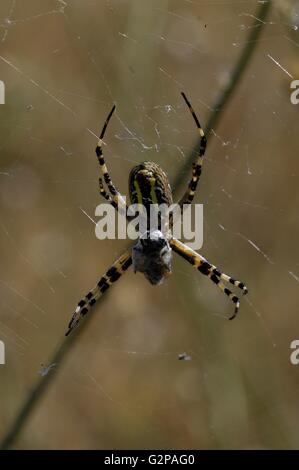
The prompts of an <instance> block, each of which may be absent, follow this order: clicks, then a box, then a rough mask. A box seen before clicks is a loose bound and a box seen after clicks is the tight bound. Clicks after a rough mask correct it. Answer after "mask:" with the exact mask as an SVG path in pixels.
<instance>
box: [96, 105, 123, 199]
mask: <svg viewBox="0 0 299 470" xmlns="http://www.w3.org/2000/svg"><path fill="white" fill-rule="evenodd" d="M114 110H115V105H114V106H113V108H112V109H111V111H110V113H109V114H108V117H107V119H106V121H105V124H104V126H103V129H102V132H101V134H100V138H99V141H98V144H97V146H96V154H97V157H98V162H99V164H100V167H101V171H102V173H103V176H104V181H105V183H106V184H107V186H108V189H109V191H110V193H111V195H112V198H113V199H114V200H115V202H117V203H118V200H120V201H121V203H122V204H123V205H124V206H125V201H124V199H123V197H122V195H121V194H120V192H119V191H118V189H117V188H116V186H115V185H114V183H113V181H112V179H111V176H110V174H109V172H108V169H107V166H106V162H105V159H104V156H103V150H102V144H103V138H104V136H105V132H106V129H107V126H108V124H109V121H110V119H111V116H112V114H113V113H114Z"/></svg>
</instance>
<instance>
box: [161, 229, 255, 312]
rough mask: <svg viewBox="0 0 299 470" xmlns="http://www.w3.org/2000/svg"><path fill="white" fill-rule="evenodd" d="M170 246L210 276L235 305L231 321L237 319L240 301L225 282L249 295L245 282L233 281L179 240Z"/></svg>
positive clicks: (171, 242) (174, 240)
mask: <svg viewBox="0 0 299 470" xmlns="http://www.w3.org/2000/svg"><path fill="white" fill-rule="evenodd" d="M170 246H171V248H172V249H173V251H175V252H176V253H177V254H178V255H180V256H182V258H184V259H185V260H186V261H188V262H189V263H190V264H192V266H194V268H196V269H198V271H199V272H201V273H202V274H204V275H205V276H208V277H209V278H210V279H211V281H212V282H213V283H214V284H215V285H216V286H217V287H218V288H219V289H220V290H221V291H222V292H224V294H226V295H227V296H228V297H229V298H230V300H231V301H232V302H233V303H234V304H235V311H234V313H233V315H232V316H231V317H230V318H229V319H230V320H232V319H233V318H235V316H236V315H237V313H238V310H239V306H240V300H239V298H238V297H237V296H236V295H235V294H233V292H231V291H230V289H228V288H227V287H225V285H224V284H223V282H226V283H230V284H232V285H234V286H236V287H238V288H239V289H241V290H242V292H243V294H247V292H248V290H247V287H246V286H245V284H244V283H243V282H240V281H237V280H235V279H233V278H232V277H230V276H228V275H227V274H224V273H222V272H221V271H219V269H218V268H216V266H214V265H213V264H210V263H209V262H208V261H207V260H206V259H205V258H204V257H203V256H201V255H200V254H199V253H197V252H196V251H194V250H192V249H191V248H189V247H188V246H187V245H185V244H184V243H182V242H180V241H179V240H176V239H175V238H173V239H172V240H170ZM221 281H223V282H221Z"/></svg>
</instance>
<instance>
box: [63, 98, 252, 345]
mask: <svg viewBox="0 0 299 470" xmlns="http://www.w3.org/2000/svg"><path fill="white" fill-rule="evenodd" d="M182 96H183V98H184V100H185V103H186V104H187V106H188V108H189V110H190V112H191V114H192V116H193V119H194V121H195V123H196V126H197V129H198V132H199V135H200V143H199V148H198V153H197V158H196V161H195V162H194V163H193V167H192V177H191V180H190V182H189V185H188V187H187V189H186V192H185V194H184V195H183V197H182V198H181V199H180V200H179V202H178V204H179V206H180V208H181V210H183V206H184V205H185V204H191V203H192V201H193V198H194V195H195V191H196V188H197V184H198V181H199V178H200V175H201V168H202V163H203V157H204V153H205V149H206V145H207V139H206V137H205V135H204V131H203V129H202V127H201V125H200V123H199V121H198V118H197V116H196V114H195V112H194V111H193V108H192V106H191V104H190V102H189V101H188V99H187V97H186V95H185V94H184V93H182ZM114 110H115V105H114V106H113V108H112V110H111V111H110V113H109V115H108V117H107V119H106V122H105V124H104V127H103V130H102V132H101V135H100V139H99V142H98V144H97V147H96V154H97V157H98V161H99V164H100V168H101V171H102V173H103V177H104V182H105V183H106V185H107V188H108V190H109V192H107V191H106V190H105V188H104V183H103V179H102V178H99V188H100V194H101V195H102V196H103V197H104V198H105V199H106V200H107V201H108V202H109V203H110V204H111V205H112V206H113V207H114V208H115V209H116V210H117V211H120V210H121V208H124V207H126V204H125V201H124V199H123V196H122V195H121V194H120V192H119V191H118V190H117V188H116V187H115V185H114V183H113V181H112V179H111V176H110V174H109V172H108V169H107V166H106V162H105V159H104V156H103V152H102V144H103V138H104V135H105V132H106V128H107V126H108V123H109V121H110V118H111V116H112V114H113V112H114ZM129 193H130V199H131V202H132V204H142V205H143V207H144V208H145V209H146V213H147V214H149V209H150V205H151V204H158V205H159V204H165V203H166V204H167V205H168V206H171V204H172V202H173V199H172V191H171V187H170V184H169V182H168V177H167V175H166V174H165V173H164V171H163V170H162V168H161V167H160V166H159V165H158V164H157V163H154V162H143V163H141V164H140V165H137V166H135V167H134V168H133V169H132V170H131V173H130V175H129ZM126 217H127V219H128V220H130V216H129V215H128V211H126ZM172 224H173V220H172V218H170V223H169V225H170V228H171V225H172ZM172 251H174V252H175V253H177V254H178V255H180V256H181V257H182V258H184V259H185V260H186V261H188V262H189V263H190V264H192V266H194V267H195V268H196V269H197V270H198V271H199V272H201V273H202V274H204V275H205V276H207V277H208V278H210V279H211V281H212V282H213V283H214V284H215V285H216V286H217V287H218V288H219V289H220V290H221V291H222V292H224V294H226V295H227V296H228V297H229V299H230V300H231V301H232V302H233V303H234V304H235V309H234V313H233V314H232V316H231V317H229V319H230V320H232V319H233V318H235V316H236V315H237V313H238V310H239V305H240V301H239V298H238V297H237V296H236V295H235V294H233V292H231V291H230V289H229V288H228V287H226V285H225V284H232V285H233V286H235V287H238V288H239V289H241V291H242V292H243V294H247V292H248V290H247V287H246V286H245V285H244V283H243V282H240V281H237V280H235V279H234V278H232V277H231V276H228V275H227V274H224V273H222V272H221V271H220V270H219V269H218V268H217V267H216V266H214V265H213V264H211V263H209V262H208V261H207V260H206V259H205V258H204V257H203V256H202V255H200V254H199V253H197V252H196V251H194V250H192V249H191V248H190V247H188V246H187V245H185V244H184V243H182V242H181V241H179V240H177V239H176V238H174V237H172V235H171V232H170V230H169V231H168V232H167V234H166V235H165V234H164V232H163V233H162V231H161V230H146V231H145V232H144V234H143V235H141V236H140V237H139V239H138V240H137V243H136V244H135V245H134V246H133V247H132V248H131V249H129V250H126V251H125V252H124V253H123V254H122V255H121V256H120V257H119V258H118V259H117V260H116V261H115V262H114V263H113V265H112V266H111V267H110V268H109V269H108V271H107V272H106V273H105V274H104V275H103V276H102V277H101V279H100V280H99V281H98V283H97V284H96V286H95V287H94V288H93V289H92V290H90V291H89V292H88V294H86V295H85V297H84V298H83V299H81V300H80V302H79V303H78V306H77V308H76V310H75V312H74V314H73V316H72V318H71V321H70V323H69V326H68V331H67V332H66V336H67V335H69V333H70V332H71V331H72V330H73V329H74V328H75V327H76V326H77V324H78V323H79V321H80V319H81V318H82V317H84V316H85V315H86V314H87V313H88V312H89V310H90V309H91V307H92V306H93V305H94V304H95V303H96V302H97V300H98V299H99V298H100V297H101V296H102V295H103V294H104V292H106V291H107V290H108V289H109V287H110V286H111V285H112V284H113V283H115V282H116V281H117V280H118V279H119V278H120V277H121V276H122V275H123V274H124V273H125V272H126V271H127V269H128V268H129V267H130V266H131V265H133V268H134V270H135V272H141V273H143V274H144V276H145V277H146V279H147V280H148V281H149V282H150V283H151V284H153V285H157V284H160V283H161V282H162V281H163V280H164V279H165V277H167V276H168V275H169V274H171V264H172Z"/></svg>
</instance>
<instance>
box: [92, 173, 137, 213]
mask: <svg viewBox="0 0 299 470" xmlns="http://www.w3.org/2000/svg"><path fill="white" fill-rule="evenodd" d="M99 189H100V194H101V196H103V198H104V199H106V201H108V202H109V204H111V205H112V206H113V207H114V209H115V210H117V211H118V212H119V213H120V214H121V215H123V216H124V217H126V219H127V220H128V221H130V220H133V219H134V216H131V215H129V214H128V210H129V209H128V206H127V205H125V206H123V203H124V200H123V199H120V198H119V197H118V196H114V197H112V196H111V195H110V194H108V193H107V191H106V190H105V188H104V183H103V180H102V178H99Z"/></svg>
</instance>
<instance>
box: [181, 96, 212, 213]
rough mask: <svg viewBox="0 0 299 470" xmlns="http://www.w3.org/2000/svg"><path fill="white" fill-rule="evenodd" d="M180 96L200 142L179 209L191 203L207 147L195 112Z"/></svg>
mask: <svg viewBox="0 0 299 470" xmlns="http://www.w3.org/2000/svg"><path fill="white" fill-rule="evenodd" d="M181 94H182V97H183V98H184V100H185V103H186V104H187V106H188V108H189V110H190V112H191V114H192V116H193V119H194V121H195V124H196V126H197V129H198V132H199V135H200V142H199V149H198V152H197V154H196V157H197V158H196V161H195V162H194V163H193V166H192V178H191V180H190V182H189V185H188V188H187V190H186V192H185V194H184V196H183V197H182V198H181V199H180V200H179V205H180V206H181V207H183V205H184V204H191V202H192V201H193V198H194V195H195V191H196V188H197V184H198V181H199V178H200V175H201V167H202V163H203V157H204V154H205V150H206V145H207V138H206V136H205V134H204V131H203V129H202V127H201V125H200V123H199V120H198V118H197V116H196V114H195V112H194V111H193V108H192V106H191V104H190V102H189V100H188V99H187V97H186V95H185V93H183V92H182V93H181Z"/></svg>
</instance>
